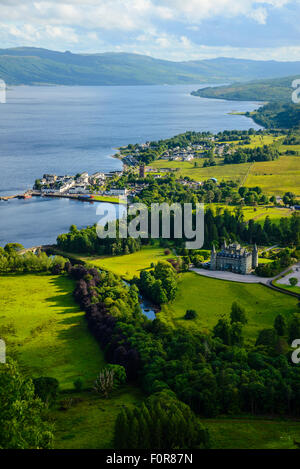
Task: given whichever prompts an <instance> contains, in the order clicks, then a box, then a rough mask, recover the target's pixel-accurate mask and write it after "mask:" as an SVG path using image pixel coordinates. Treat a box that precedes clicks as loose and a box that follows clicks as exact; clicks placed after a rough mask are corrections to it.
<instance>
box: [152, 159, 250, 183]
mask: <svg viewBox="0 0 300 469" xmlns="http://www.w3.org/2000/svg"><path fill="white" fill-rule="evenodd" d="M217 161H218V165H217V166H210V167H207V168H203V167H202V165H203V162H204V159H198V160H197V162H198V164H199V165H200V167H198V168H197V167H194V162H191V163H190V162H187V161H165V160H159V161H155V162H153V163H152V164H151V167H153V168H155V169H157V170H158V172H159V170H160V169H161V168H168V169H176V168H178V171H177V172H176V173H175V175H176V178H179V177H186V176H188V177H190V178H191V179H193V180H194V181H197V182H201V181H205V180H206V179H210V178H216V179H218V181H219V182H221V181H228V180H232V181H235V182H238V183H242V182H243V180H244V179H245V177H246V176H247V173H248V172H249V170H250V167H251V163H245V164H227V165H223V164H220V163H222V159H220V158H219V159H217ZM162 174H164V173H162Z"/></svg>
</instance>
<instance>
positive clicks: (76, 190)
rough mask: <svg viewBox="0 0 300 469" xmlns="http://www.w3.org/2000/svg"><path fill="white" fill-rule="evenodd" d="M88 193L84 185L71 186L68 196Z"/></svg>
mask: <svg viewBox="0 0 300 469" xmlns="http://www.w3.org/2000/svg"><path fill="white" fill-rule="evenodd" d="M89 192H90V191H89V190H88V188H87V186H86V185H84V184H81V185H76V186H73V187H71V189H70V190H69V194H89Z"/></svg>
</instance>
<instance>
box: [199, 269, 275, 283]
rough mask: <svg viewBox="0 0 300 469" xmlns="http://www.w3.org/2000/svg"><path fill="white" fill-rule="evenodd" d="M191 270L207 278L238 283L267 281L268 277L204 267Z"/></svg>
mask: <svg viewBox="0 0 300 469" xmlns="http://www.w3.org/2000/svg"><path fill="white" fill-rule="evenodd" d="M190 270H191V272H195V273H196V274H198V275H202V276H203V277H209V278H217V279H219V280H227V281H228V282H239V283H265V284H266V283H267V282H268V281H269V280H270V279H268V278H265V277H257V276H256V275H252V274H249V275H241V274H234V273H232V272H222V271H221V270H205V269H197V268H192V269H190Z"/></svg>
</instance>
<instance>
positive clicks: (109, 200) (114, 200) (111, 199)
mask: <svg viewBox="0 0 300 469" xmlns="http://www.w3.org/2000/svg"><path fill="white" fill-rule="evenodd" d="M93 200H97V201H98V202H106V203H110V204H119V203H121V204H125V203H126V202H125V201H124V200H122V199H119V197H109V196H105V195H94V196H93Z"/></svg>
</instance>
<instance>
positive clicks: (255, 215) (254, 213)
mask: <svg viewBox="0 0 300 469" xmlns="http://www.w3.org/2000/svg"><path fill="white" fill-rule="evenodd" d="M205 207H206V208H211V209H212V210H214V212H215V213H216V212H217V210H221V212H224V210H225V209H226V210H229V212H231V213H232V212H234V211H235V210H236V209H237V208H238V207H237V206H234V205H226V204H206V205H205ZM292 213H293V211H292V210H290V209H288V208H277V207H274V206H270V205H259V206H257V207H248V206H244V207H243V214H244V218H245V220H246V221H249V220H250V219H253V220H255V221H257V222H264V221H265V219H266V217H267V216H268V217H270V219H271V220H272V221H273V222H276V221H278V220H280V219H281V218H282V217H289V216H290V215H292Z"/></svg>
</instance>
